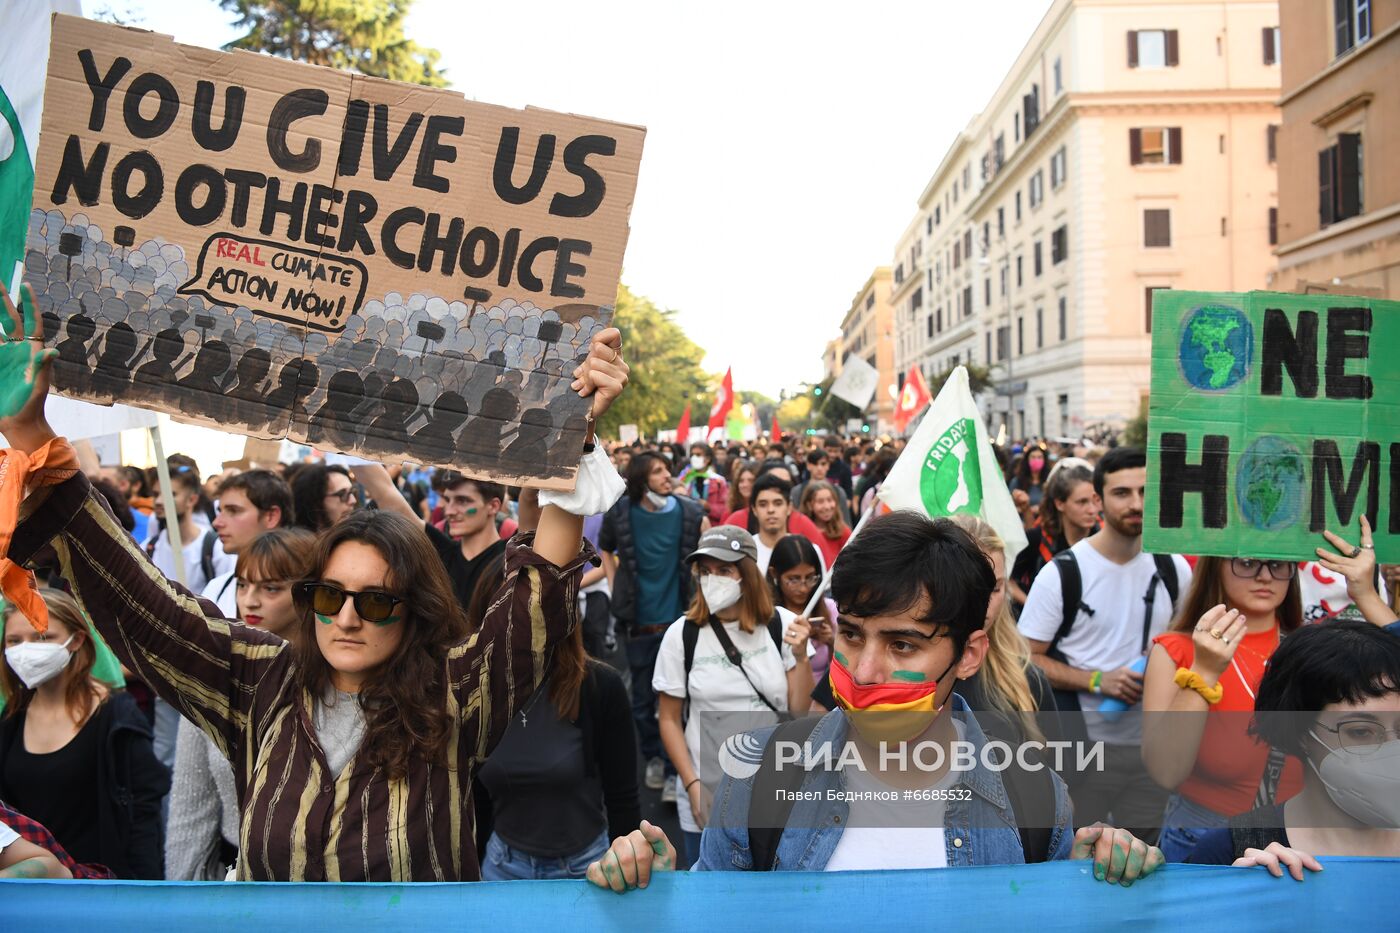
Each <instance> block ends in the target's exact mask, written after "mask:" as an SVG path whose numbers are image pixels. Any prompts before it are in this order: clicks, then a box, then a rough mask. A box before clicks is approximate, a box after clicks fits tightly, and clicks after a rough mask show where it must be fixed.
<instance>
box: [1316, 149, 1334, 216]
mask: <svg viewBox="0 0 1400 933" xmlns="http://www.w3.org/2000/svg"><path fill="white" fill-rule="evenodd" d="M1336 155H1337V150H1336V148H1335V147H1331V146H1329V147H1328V148H1326V149H1323V150H1322V151H1321V152H1319V153H1318V154H1317V222H1318V225H1319V226H1322V227H1326V226H1329V225H1331V224H1332V223H1333V222H1334V221H1335V220H1336V219H1337V218H1336V203H1335V201H1334V200H1333V192H1334V191H1335V190H1336V184H1335V182H1334V178H1335V173H1336Z"/></svg>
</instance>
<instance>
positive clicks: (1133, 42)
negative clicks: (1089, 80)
mask: <svg viewBox="0 0 1400 933" xmlns="http://www.w3.org/2000/svg"><path fill="white" fill-rule="evenodd" d="M1339 2H1340V0H1339ZM1137 66H1138V34H1137V33H1136V32H1135V31H1129V33H1128V67H1129V68H1136V67H1137Z"/></svg>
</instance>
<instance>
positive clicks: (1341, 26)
mask: <svg viewBox="0 0 1400 933" xmlns="http://www.w3.org/2000/svg"><path fill="white" fill-rule="evenodd" d="M1332 26H1333V31H1334V34H1335V37H1336V44H1337V54H1338V55H1341V54H1342V53H1343V52H1345V51H1347V50H1348V49H1350V48H1351V47H1352V44H1353V43H1352V31H1351V0H1332Z"/></svg>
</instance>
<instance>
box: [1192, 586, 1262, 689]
mask: <svg viewBox="0 0 1400 933" xmlns="http://www.w3.org/2000/svg"><path fill="white" fill-rule="evenodd" d="M1248 624H1249V623H1248V620H1246V619H1245V617H1244V615H1243V614H1241V613H1240V611H1239V610H1238V609H1231V610H1229V611H1226V609H1225V606H1224V605H1223V604H1221V605H1219V606H1213V607H1211V608H1210V609H1207V610H1206V612H1205V615H1203V616H1201V618H1200V619H1199V620H1198V621H1197V622H1196V629H1195V631H1193V632H1192V633H1191V641H1192V643H1194V644H1195V646H1196V660H1195V662H1194V663H1193V664H1192V665H1191V667H1192V668H1193V669H1194V670H1195V671H1196V673H1198V674H1200V675H1201V676H1202V677H1205V678H1206V679H1208V680H1211V681H1216V680H1219V679H1220V675H1221V674H1223V673H1225V668H1227V667H1229V666H1230V659H1231V658H1233V657H1234V656H1235V649H1236V648H1238V647H1239V646H1240V642H1241V641H1243V640H1244V635H1245V629H1246V628H1247V627H1248Z"/></svg>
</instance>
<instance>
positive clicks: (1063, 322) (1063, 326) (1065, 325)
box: [1060, 295, 1069, 342]
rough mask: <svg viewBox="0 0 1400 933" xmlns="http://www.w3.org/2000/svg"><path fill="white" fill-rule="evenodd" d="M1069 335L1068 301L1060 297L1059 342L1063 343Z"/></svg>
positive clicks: (1062, 296)
mask: <svg viewBox="0 0 1400 933" xmlns="http://www.w3.org/2000/svg"><path fill="white" fill-rule="evenodd" d="M1068 335H1069V301H1068V299H1066V298H1065V296H1064V295H1061V296H1060V341H1061V342H1063V341H1064V340H1065V339H1066V338H1067V336H1068Z"/></svg>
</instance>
